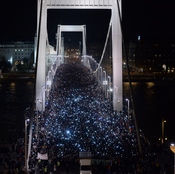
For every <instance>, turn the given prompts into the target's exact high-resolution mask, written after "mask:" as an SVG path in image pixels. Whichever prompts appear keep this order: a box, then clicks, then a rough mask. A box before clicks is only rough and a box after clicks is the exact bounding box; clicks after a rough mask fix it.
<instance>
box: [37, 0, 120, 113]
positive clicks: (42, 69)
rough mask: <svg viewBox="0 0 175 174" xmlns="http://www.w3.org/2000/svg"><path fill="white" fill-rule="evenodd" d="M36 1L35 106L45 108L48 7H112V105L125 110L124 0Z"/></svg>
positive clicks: (40, 108)
mask: <svg viewBox="0 0 175 174" xmlns="http://www.w3.org/2000/svg"><path fill="white" fill-rule="evenodd" d="M37 2H38V7H37V53H36V69H37V73H36V109H37V110H40V111H44V110H45V98H46V97H45V93H46V92H45V90H44V89H46V85H47V84H46V76H47V73H46V72H47V69H46V57H47V56H46V55H47V49H46V48H47V45H48V44H49V43H48V35H47V11H48V9H58V10H59V9H76V10H78V9H97V10H98V9H110V10H111V21H112V23H111V25H112V66H113V75H112V87H113V91H112V92H113V94H112V95H113V108H114V110H118V111H120V110H123V79H122V77H123V74H122V73H123V72H122V31H121V21H120V19H121V5H122V0H105V1H104V0H98V1H97V0H83V1H79V0H66V1H63V0H38V1H37ZM83 44H85V43H83ZM40 101H41V102H40Z"/></svg>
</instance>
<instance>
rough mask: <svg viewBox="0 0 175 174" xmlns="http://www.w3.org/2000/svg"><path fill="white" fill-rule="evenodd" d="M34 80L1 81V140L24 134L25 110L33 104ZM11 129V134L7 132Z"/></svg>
mask: <svg viewBox="0 0 175 174" xmlns="http://www.w3.org/2000/svg"><path fill="white" fill-rule="evenodd" d="M33 87H34V85H33V82H23V81H21V82H6V83H4V82H3V83H0V141H1V140H2V141H4V140H6V139H8V140H9V139H11V140H13V139H14V138H16V137H17V135H21V134H23V132H22V131H21V130H23V126H24V125H23V120H24V117H23V111H24V110H25V108H27V107H30V106H31V103H32V101H31V99H32V94H33ZM9 131H10V136H9V138H8V137H5V136H4V135H5V133H6V132H9Z"/></svg>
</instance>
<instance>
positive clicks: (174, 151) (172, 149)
mask: <svg viewBox="0 0 175 174" xmlns="http://www.w3.org/2000/svg"><path fill="white" fill-rule="evenodd" d="M170 149H171V151H172V152H173V153H174V174H175V144H171V145H170Z"/></svg>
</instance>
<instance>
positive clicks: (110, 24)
mask: <svg viewBox="0 0 175 174" xmlns="http://www.w3.org/2000/svg"><path fill="white" fill-rule="evenodd" d="M111 26H112V19H110V23H109V27H108V33H107V36H106V41H105V45H104V48H103V52H102V55H101V59H100V61H99V63H98V67H97V69H96V70H95V71H94V73H96V72H97V71H98V70H99V68H100V66H101V63H102V61H103V58H104V54H105V51H106V47H107V42H108V39H109V34H110V31H111Z"/></svg>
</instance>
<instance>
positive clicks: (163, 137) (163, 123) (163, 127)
mask: <svg viewBox="0 0 175 174" xmlns="http://www.w3.org/2000/svg"><path fill="white" fill-rule="evenodd" d="M165 123H166V120H164V119H162V139H161V142H162V144H163V143H164V139H165Z"/></svg>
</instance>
